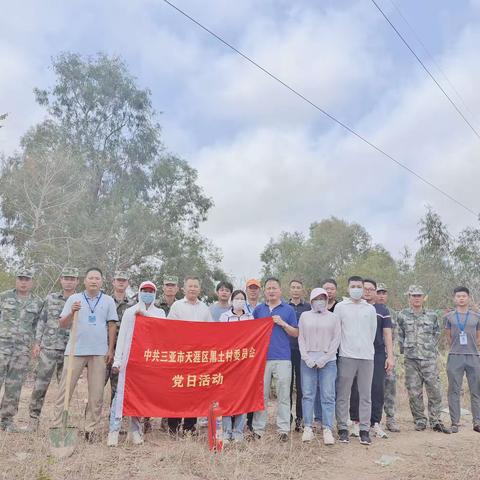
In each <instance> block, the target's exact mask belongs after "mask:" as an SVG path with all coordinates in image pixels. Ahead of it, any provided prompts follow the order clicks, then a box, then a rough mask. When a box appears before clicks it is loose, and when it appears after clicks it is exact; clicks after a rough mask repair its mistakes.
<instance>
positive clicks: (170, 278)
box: [163, 275, 178, 285]
mask: <svg viewBox="0 0 480 480" xmlns="http://www.w3.org/2000/svg"><path fill="white" fill-rule="evenodd" d="M163 284H164V285H169V284H174V285H178V277H176V276H175V275H165V276H164V277H163Z"/></svg>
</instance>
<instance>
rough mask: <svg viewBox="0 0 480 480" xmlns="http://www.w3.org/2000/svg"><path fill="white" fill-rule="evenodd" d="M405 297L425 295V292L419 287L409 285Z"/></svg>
mask: <svg viewBox="0 0 480 480" xmlns="http://www.w3.org/2000/svg"><path fill="white" fill-rule="evenodd" d="M407 295H425V290H424V289H423V287H422V286H421V285H410V286H409V287H408V291H407Z"/></svg>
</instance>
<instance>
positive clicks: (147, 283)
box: [138, 280, 157, 291]
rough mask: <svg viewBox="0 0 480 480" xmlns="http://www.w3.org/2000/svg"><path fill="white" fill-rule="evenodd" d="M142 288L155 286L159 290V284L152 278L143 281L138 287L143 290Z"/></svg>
mask: <svg viewBox="0 0 480 480" xmlns="http://www.w3.org/2000/svg"><path fill="white" fill-rule="evenodd" d="M142 288H153V289H154V290H155V291H157V286H156V285H155V284H154V283H153V282H151V281H150V280H146V281H145V282H142V283H141V284H140V287H138V290H139V291H140V290H142Z"/></svg>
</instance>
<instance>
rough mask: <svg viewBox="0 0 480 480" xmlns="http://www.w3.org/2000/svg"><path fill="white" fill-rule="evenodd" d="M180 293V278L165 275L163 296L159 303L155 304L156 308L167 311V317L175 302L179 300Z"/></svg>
mask: <svg viewBox="0 0 480 480" xmlns="http://www.w3.org/2000/svg"><path fill="white" fill-rule="evenodd" d="M177 293H178V277H175V276H174V275H165V276H164V277H163V295H162V298H161V300H160V301H159V302H157V303H155V306H157V307H159V308H161V309H162V310H164V311H165V315H168V313H169V312H170V307H171V306H172V305H173V302H175V300H177Z"/></svg>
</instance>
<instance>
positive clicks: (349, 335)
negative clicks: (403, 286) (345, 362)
mask: <svg viewBox="0 0 480 480" xmlns="http://www.w3.org/2000/svg"><path fill="white" fill-rule="evenodd" d="M334 313H335V315H337V316H338V318H339V319H340V324H341V329H342V334H341V339H340V356H341V357H346V358H356V359H359V360H373V357H374V355H375V348H374V345H373V342H374V340H375V334H376V332H377V312H376V310H375V307H373V305H370V304H368V303H367V302H366V301H365V300H361V301H360V302H353V301H352V300H351V299H350V298H344V299H343V301H342V302H340V303H338V304H337V306H336V307H335V310H334Z"/></svg>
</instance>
